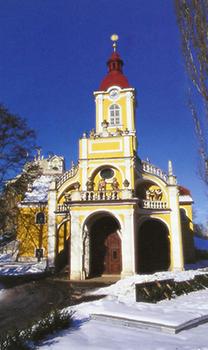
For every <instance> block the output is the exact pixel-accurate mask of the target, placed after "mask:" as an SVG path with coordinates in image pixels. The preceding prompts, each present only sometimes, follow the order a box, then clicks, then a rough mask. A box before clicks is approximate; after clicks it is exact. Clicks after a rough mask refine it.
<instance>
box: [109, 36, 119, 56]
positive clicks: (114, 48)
mask: <svg viewBox="0 0 208 350" xmlns="http://www.w3.org/2000/svg"><path fill="white" fill-rule="evenodd" d="M110 38H111V40H112V41H113V51H114V52H115V51H116V48H117V41H118V35H117V34H112V35H111V37H110Z"/></svg>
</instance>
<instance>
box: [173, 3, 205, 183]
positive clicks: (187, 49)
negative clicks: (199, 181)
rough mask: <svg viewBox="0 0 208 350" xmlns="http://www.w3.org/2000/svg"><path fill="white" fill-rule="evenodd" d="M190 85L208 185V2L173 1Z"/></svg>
mask: <svg viewBox="0 0 208 350" xmlns="http://www.w3.org/2000/svg"><path fill="white" fill-rule="evenodd" d="M174 2H175V9H176V16H177V22H178V26H179V30H180V33H181V41H182V51H183V56H184V59H185V65H186V69H187V72H188V75H189V78H190V81H191V86H190V94H189V106H190V109H191V113H192V116H193V119H194V122H195V129H196V134H197V137H198V141H199V153H200V161H201V167H200V173H201V175H202V178H203V180H204V181H205V183H206V184H207V185H208V149H207V146H208V0H174Z"/></svg>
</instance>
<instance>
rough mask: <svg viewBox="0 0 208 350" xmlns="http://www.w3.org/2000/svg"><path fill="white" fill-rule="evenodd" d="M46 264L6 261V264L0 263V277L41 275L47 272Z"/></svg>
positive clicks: (43, 262) (42, 262)
mask: <svg viewBox="0 0 208 350" xmlns="http://www.w3.org/2000/svg"><path fill="white" fill-rule="evenodd" d="M45 268H46V262H45V261H41V262H39V263H12V262H10V263H8V262H7V261H6V260H4V263H2V261H1V263H0V276H18V275H28V274H33V273H34V274H35V273H41V272H43V271H45Z"/></svg>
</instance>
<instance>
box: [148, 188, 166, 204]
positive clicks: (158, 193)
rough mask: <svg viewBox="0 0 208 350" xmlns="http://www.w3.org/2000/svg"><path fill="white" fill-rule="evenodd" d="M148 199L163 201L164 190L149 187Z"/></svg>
mask: <svg viewBox="0 0 208 350" xmlns="http://www.w3.org/2000/svg"><path fill="white" fill-rule="evenodd" d="M146 200H148V201H161V200H162V190H161V189H160V188H157V189H156V190H150V189H148V190H147V191H146Z"/></svg>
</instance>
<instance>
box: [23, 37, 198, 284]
mask: <svg viewBox="0 0 208 350" xmlns="http://www.w3.org/2000/svg"><path fill="white" fill-rule="evenodd" d="M107 66H108V72H107V75H106V76H105V77H104V79H103V80H102V82H101V84H100V86H99V89H98V90H97V91H95V92H94V97H95V106H96V121H95V128H94V129H92V130H91V131H90V132H89V135H88V134H87V133H83V136H82V138H81V139H80V140H79V160H78V164H77V165H76V166H75V165H73V166H72V168H71V169H70V170H68V171H65V172H63V174H61V175H59V176H58V177H56V178H53V177H52V178H51V179H52V181H51V182H50V186H48V189H47V191H45V192H44V195H45V196H46V193H47V198H46V197H44V203H45V207H44V208H45V209H44V210H45V213H46V216H47V219H46V221H47V225H46V224H45V226H44V228H42V229H43V231H44V234H43V239H42V240H41V241H40V243H39V246H38V248H40V249H43V256H44V257H45V258H46V259H47V261H48V266H49V267H54V266H55V265H56V264H58V266H61V265H64V263H66V262H67V264H68V268H69V271H70V276H71V279H76V280H81V279H86V278H89V277H94V276H101V275H104V274H111V275H120V276H121V277H125V276H130V275H133V274H135V273H150V272H155V271H161V270H182V269H183V268H184V262H190V261H192V260H193V259H194V245H193V223H192V203H193V201H192V198H191V194H190V192H189V191H188V190H187V189H186V188H184V187H181V186H178V185H177V181H176V177H175V176H174V174H173V169H172V163H171V161H169V162H168V172H167V174H166V173H165V172H164V171H162V170H161V169H159V168H158V167H156V166H154V165H153V164H151V163H150V162H149V161H142V160H141V159H140V158H139V156H138V140H137V133H136V126H135V118H136V112H135V111H136V91H135V89H134V88H133V87H131V86H130V84H129V82H128V79H127V78H126V76H125V75H124V74H123V61H122V59H121V58H120V55H119V54H118V52H117V51H116V45H115V43H114V51H113V52H112V55H111V57H110V58H109V60H108V62H107ZM62 171H63V168H62ZM56 176H57V174H56ZM40 202H42V201H40ZM21 206H22V208H23V211H25V214H27V210H28V207H31V208H34V205H33V202H32V200H31V196H28V194H26V199H25V200H24V202H23V203H21ZM36 209H37V207H36ZM39 212H41V210H39ZM23 214H24V213H23ZM35 215H36V225H38V223H37V217H38V216H37V214H35ZM23 216H24V215H23ZM33 220H34V216H33ZM33 222H34V221H33ZM22 230H23V228H22V225H20V226H19V233H18V237H19V240H20V242H21V246H22V247H23V246H24V249H23V248H21V249H22V250H20V258H21V257H22V256H23V255H24V254H26V255H28V256H29V255H30V254H32V253H33V254H34V249H32V248H31V242H32V240H33V233H32V231H30V230H29V228H28V230H29V231H30V232H31V241H30V240H28V241H27V243H24V241H23V240H22V233H21V232H22ZM23 251H24V252H23Z"/></svg>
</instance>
